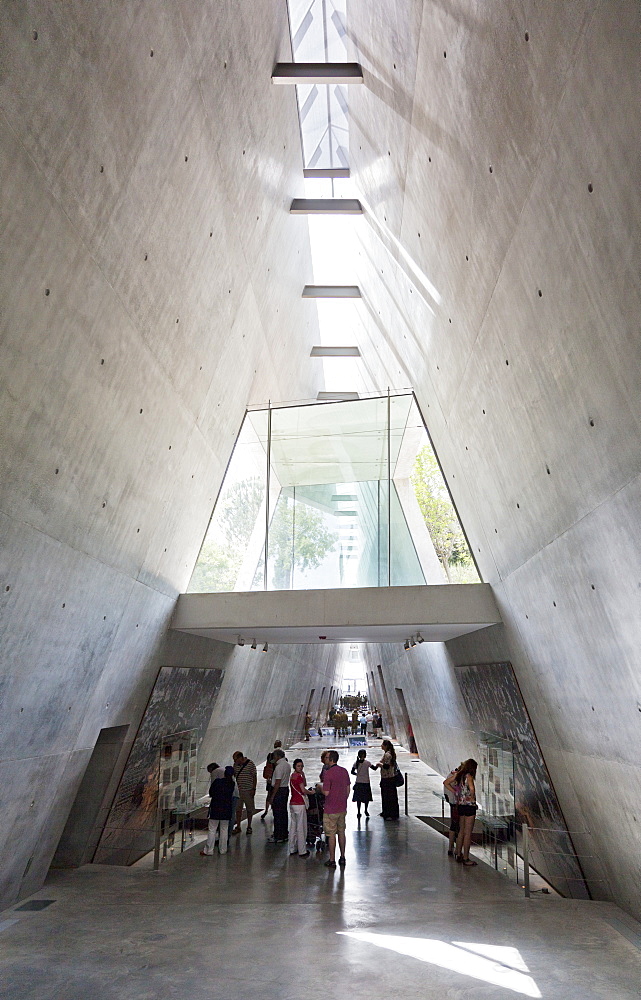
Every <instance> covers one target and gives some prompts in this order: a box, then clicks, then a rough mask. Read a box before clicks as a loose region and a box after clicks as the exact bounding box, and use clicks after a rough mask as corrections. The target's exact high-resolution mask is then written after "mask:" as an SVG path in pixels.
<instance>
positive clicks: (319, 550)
mask: <svg viewBox="0 0 641 1000" xmlns="http://www.w3.org/2000/svg"><path fill="white" fill-rule="evenodd" d="M336 542H337V535H336V534H335V533H334V532H333V531H329V530H328V528H326V527H325V522H324V519H323V515H322V514H321V513H320V511H318V510H316V509H315V508H314V507H310V506H309V505H308V504H306V503H301V502H298V503H296V504H294V501H293V500H292V499H291V498H290V497H286V496H283V495H282V494H281V496H280V497H279V500H278V505H277V507H276V511H275V513H274V516H273V518H272V522H271V524H270V526H269V559H270V562H272V560H273V563H272V565H273V585H274V587H275V589H276V590H287V589H289V588H290V587H291V586H292V577H293V573H294V568H298V569H299V570H306V569H310V568H311V569H316V567H317V566H320V564H321V563H322V561H323V559H324V558H325V556H326V555H327V554H328V553H329V552H331V551H332V550H333V548H334V546H335V545H336Z"/></svg>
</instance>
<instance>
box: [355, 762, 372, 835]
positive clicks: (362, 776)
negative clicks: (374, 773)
mask: <svg viewBox="0 0 641 1000" xmlns="http://www.w3.org/2000/svg"><path fill="white" fill-rule="evenodd" d="M370 768H371V769H372V770H375V769H376V764H372V762H371V761H369V760H367V750H359V751H358V756H357V758H356V763H355V764H354V766H353V768H352V774H355V775H356V781H355V782H354V796H353V798H352V802H356V806H357V809H358V813H357V816H358V819H360V818H361V805H363V806H365V816H366V818H367V819H369V811H368V808H367V807H368V806H369V804H370V802H371V801H372V787H371V784H370V780H369V772H370Z"/></svg>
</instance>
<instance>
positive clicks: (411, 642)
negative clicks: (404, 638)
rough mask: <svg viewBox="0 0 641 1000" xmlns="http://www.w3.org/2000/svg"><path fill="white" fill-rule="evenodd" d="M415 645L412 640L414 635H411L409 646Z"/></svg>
mask: <svg viewBox="0 0 641 1000" xmlns="http://www.w3.org/2000/svg"><path fill="white" fill-rule="evenodd" d="M415 645H416V643H415V642H414V636H412V638H411V639H410V646H415Z"/></svg>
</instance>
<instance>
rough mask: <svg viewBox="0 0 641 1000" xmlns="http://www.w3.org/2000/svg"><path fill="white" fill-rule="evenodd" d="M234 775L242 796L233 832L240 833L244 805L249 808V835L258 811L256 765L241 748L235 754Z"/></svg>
mask: <svg viewBox="0 0 641 1000" xmlns="http://www.w3.org/2000/svg"><path fill="white" fill-rule="evenodd" d="M233 759H234V777H235V778H236V784H237V785H238V791H239V793H240V798H239V799H238V806H237V808H236V826H235V827H234V829H233V830H232V833H240V820H241V817H242V815H243V806H244V807H245V809H246V810H247V836H248V837H249V836H250V835H251V833H252V816H253V815H254V813H255V812H256V809H255V807H254V796H255V795H256V781H257V777H258V776H257V773H256V765H255V764H254V762H253V760H250V759H249V757H245V754H244V753H242V752H241V751H240V750H237V751H236V753H235V754H234V757H233Z"/></svg>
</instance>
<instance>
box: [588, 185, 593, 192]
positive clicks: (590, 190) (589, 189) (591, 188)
mask: <svg viewBox="0 0 641 1000" xmlns="http://www.w3.org/2000/svg"><path fill="white" fill-rule="evenodd" d="M588 191H589V192H590V194H592V192H593V191H594V188H593V187H592V185H591V184H588Z"/></svg>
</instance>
